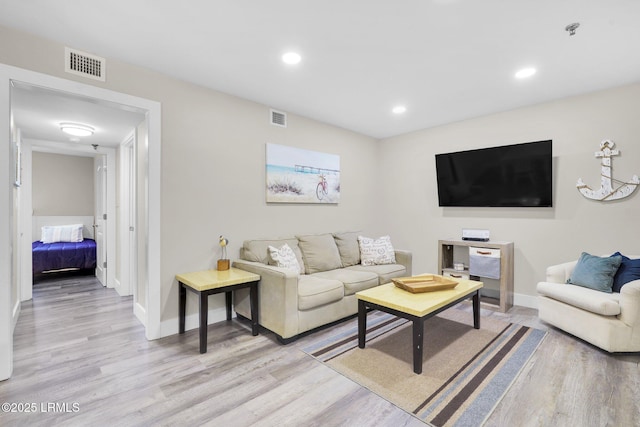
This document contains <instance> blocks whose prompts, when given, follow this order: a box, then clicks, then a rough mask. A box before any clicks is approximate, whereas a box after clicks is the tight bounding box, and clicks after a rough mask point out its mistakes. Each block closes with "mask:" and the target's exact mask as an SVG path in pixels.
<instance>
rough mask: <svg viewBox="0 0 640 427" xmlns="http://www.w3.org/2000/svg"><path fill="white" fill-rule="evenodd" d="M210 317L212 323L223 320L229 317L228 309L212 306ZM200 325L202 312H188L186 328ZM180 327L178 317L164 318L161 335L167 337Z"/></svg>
mask: <svg viewBox="0 0 640 427" xmlns="http://www.w3.org/2000/svg"><path fill="white" fill-rule="evenodd" d="M208 316H209V317H208V318H207V323H208V324H209V325H211V324H212V323H218V322H222V321H223V320H226V319H227V309H226V307H225V306H222V307H216V308H210V309H209V315H208ZM231 316H232V318H233V317H236V316H235V311H232V312H231ZM199 326H200V314H199V313H198V312H195V313H191V314H187V315H186V316H185V322H184V330H185V331H189V330H191V329H197V328H198V327H199ZM179 329H180V324H179V322H178V318H177V317H176V318H174V319H170V320H164V321H162V323H161V325H160V335H161V336H162V337H167V336H169V335H175V334H177V333H178V331H179Z"/></svg>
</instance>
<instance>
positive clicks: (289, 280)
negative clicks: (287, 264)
mask: <svg viewBox="0 0 640 427" xmlns="http://www.w3.org/2000/svg"><path fill="white" fill-rule="evenodd" d="M233 266H234V267H235V268H239V269H241V270H245V271H249V272H251V273H255V274H259V275H260V284H259V285H258V295H259V296H258V299H259V307H260V314H259V319H258V323H260V325H262V326H264V327H265V328H267V329H269V330H271V331H273V332H275V333H276V334H278V335H280V336H281V337H282V338H289V337H292V336H294V335H297V334H298V277H299V274H298V273H296V272H295V271H292V270H289V269H286V268H280V267H275V266H271V265H266V264H262V263H260V262H254V261H245V260H236V261H234V262H233ZM247 294H248V293H247V292H241V290H240V291H236V301H235V309H236V312H237V313H240V314H241V315H243V316H245V317H247V318H250V317H251V311H250V309H249V301H248V295H247Z"/></svg>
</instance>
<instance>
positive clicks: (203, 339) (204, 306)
mask: <svg viewBox="0 0 640 427" xmlns="http://www.w3.org/2000/svg"><path fill="white" fill-rule="evenodd" d="M199 294H200V353H206V352H207V323H208V320H209V295H208V294H207V293H206V292H199Z"/></svg>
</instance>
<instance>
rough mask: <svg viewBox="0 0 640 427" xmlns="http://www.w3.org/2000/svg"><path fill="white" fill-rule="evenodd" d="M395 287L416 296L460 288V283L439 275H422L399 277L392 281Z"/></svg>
mask: <svg viewBox="0 0 640 427" xmlns="http://www.w3.org/2000/svg"><path fill="white" fill-rule="evenodd" d="M391 281H392V282H393V284H394V285H396V287H398V288H400V289H404V290H405V291H409V292H412V293H414V294H416V293H421V292H433V291H442V290H446V289H453V288H455V287H456V286H458V281H457V280H453V279H450V278H448V277H444V276H438V275H437V274H422V275H420V276H411V277H397V278H395V279H391Z"/></svg>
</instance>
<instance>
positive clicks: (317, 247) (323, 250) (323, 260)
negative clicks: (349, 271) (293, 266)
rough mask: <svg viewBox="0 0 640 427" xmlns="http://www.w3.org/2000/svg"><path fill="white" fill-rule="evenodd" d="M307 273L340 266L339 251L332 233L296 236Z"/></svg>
mask: <svg viewBox="0 0 640 427" xmlns="http://www.w3.org/2000/svg"><path fill="white" fill-rule="evenodd" d="M296 237H297V238H298V245H299V246H300V250H301V251H302V260H303V261H304V268H305V271H306V272H307V274H313V273H317V272H319V271H327V270H335V269H336V268H340V267H342V261H340V252H338V246H337V245H336V241H335V240H334V239H333V235H332V234H313V235H307V236H296Z"/></svg>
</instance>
